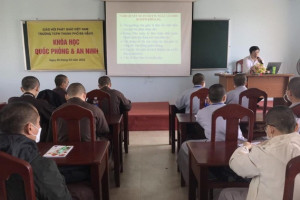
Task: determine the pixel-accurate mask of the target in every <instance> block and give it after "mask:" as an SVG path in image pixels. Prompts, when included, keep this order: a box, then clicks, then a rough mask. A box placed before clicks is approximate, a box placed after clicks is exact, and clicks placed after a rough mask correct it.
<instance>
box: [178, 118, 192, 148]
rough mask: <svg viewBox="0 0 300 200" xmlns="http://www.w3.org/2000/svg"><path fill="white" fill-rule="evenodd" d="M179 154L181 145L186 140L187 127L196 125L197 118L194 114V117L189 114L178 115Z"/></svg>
mask: <svg viewBox="0 0 300 200" xmlns="http://www.w3.org/2000/svg"><path fill="white" fill-rule="evenodd" d="M176 118H177V152H179V149H180V147H181V144H182V143H183V142H184V141H185V140H186V136H187V127H188V126H190V125H196V124H197V122H196V117H195V115H194V114H193V115H192V117H191V116H190V114H189V113H177V114H176Z"/></svg>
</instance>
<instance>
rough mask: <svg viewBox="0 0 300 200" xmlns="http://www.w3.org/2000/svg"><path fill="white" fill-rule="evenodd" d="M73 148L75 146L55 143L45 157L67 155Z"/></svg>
mask: <svg viewBox="0 0 300 200" xmlns="http://www.w3.org/2000/svg"><path fill="white" fill-rule="evenodd" d="M72 149H73V146H65V145H54V146H53V147H51V149H49V150H48V151H47V153H45V154H44V157H48V158H49V157H50V158H53V157H55V158H59V157H66V156H67V155H68V153H69V152H70V151H71V150H72Z"/></svg>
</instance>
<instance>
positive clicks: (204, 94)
mask: <svg viewBox="0 0 300 200" xmlns="http://www.w3.org/2000/svg"><path fill="white" fill-rule="evenodd" d="M207 96H208V89H207V88H201V89H199V90H197V91H196V92H193V93H192V94H191V96H190V115H191V116H192V115H193V99H194V97H197V98H198V99H199V100H200V105H199V109H202V108H204V106H205V99H206V98H207Z"/></svg>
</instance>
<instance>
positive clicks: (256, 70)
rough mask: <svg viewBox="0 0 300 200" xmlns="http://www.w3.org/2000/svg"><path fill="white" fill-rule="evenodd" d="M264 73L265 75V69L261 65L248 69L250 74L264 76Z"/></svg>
mask: <svg viewBox="0 0 300 200" xmlns="http://www.w3.org/2000/svg"><path fill="white" fill-rule="evenodd" d="M264 73H266V68H265V66H264V65H263V64H261V63H257V64H255V65H254V66H253V67H251V68H250V74H264Z"/></svg>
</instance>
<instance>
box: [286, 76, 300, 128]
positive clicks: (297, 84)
mask: <svg viewBox="0 0 300 200" xmlns="http://www.w3.org/2000/svg"><path fill="white" fill-rule="evenodd" d="M299 88H300V77H295V78H292V79H291V80H290V82H289V83H288V86H287V90H286V92H285V95H284V99H285V98H286V99H287V100H288V101H289V102H291V105H290V108H293V107H295V106H297V105H299V104H300V91H299ZM296 122H297V124H298V125H300V118H296ZM298 132H299V133H300V126H299V129H298Z"/></svg>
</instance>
